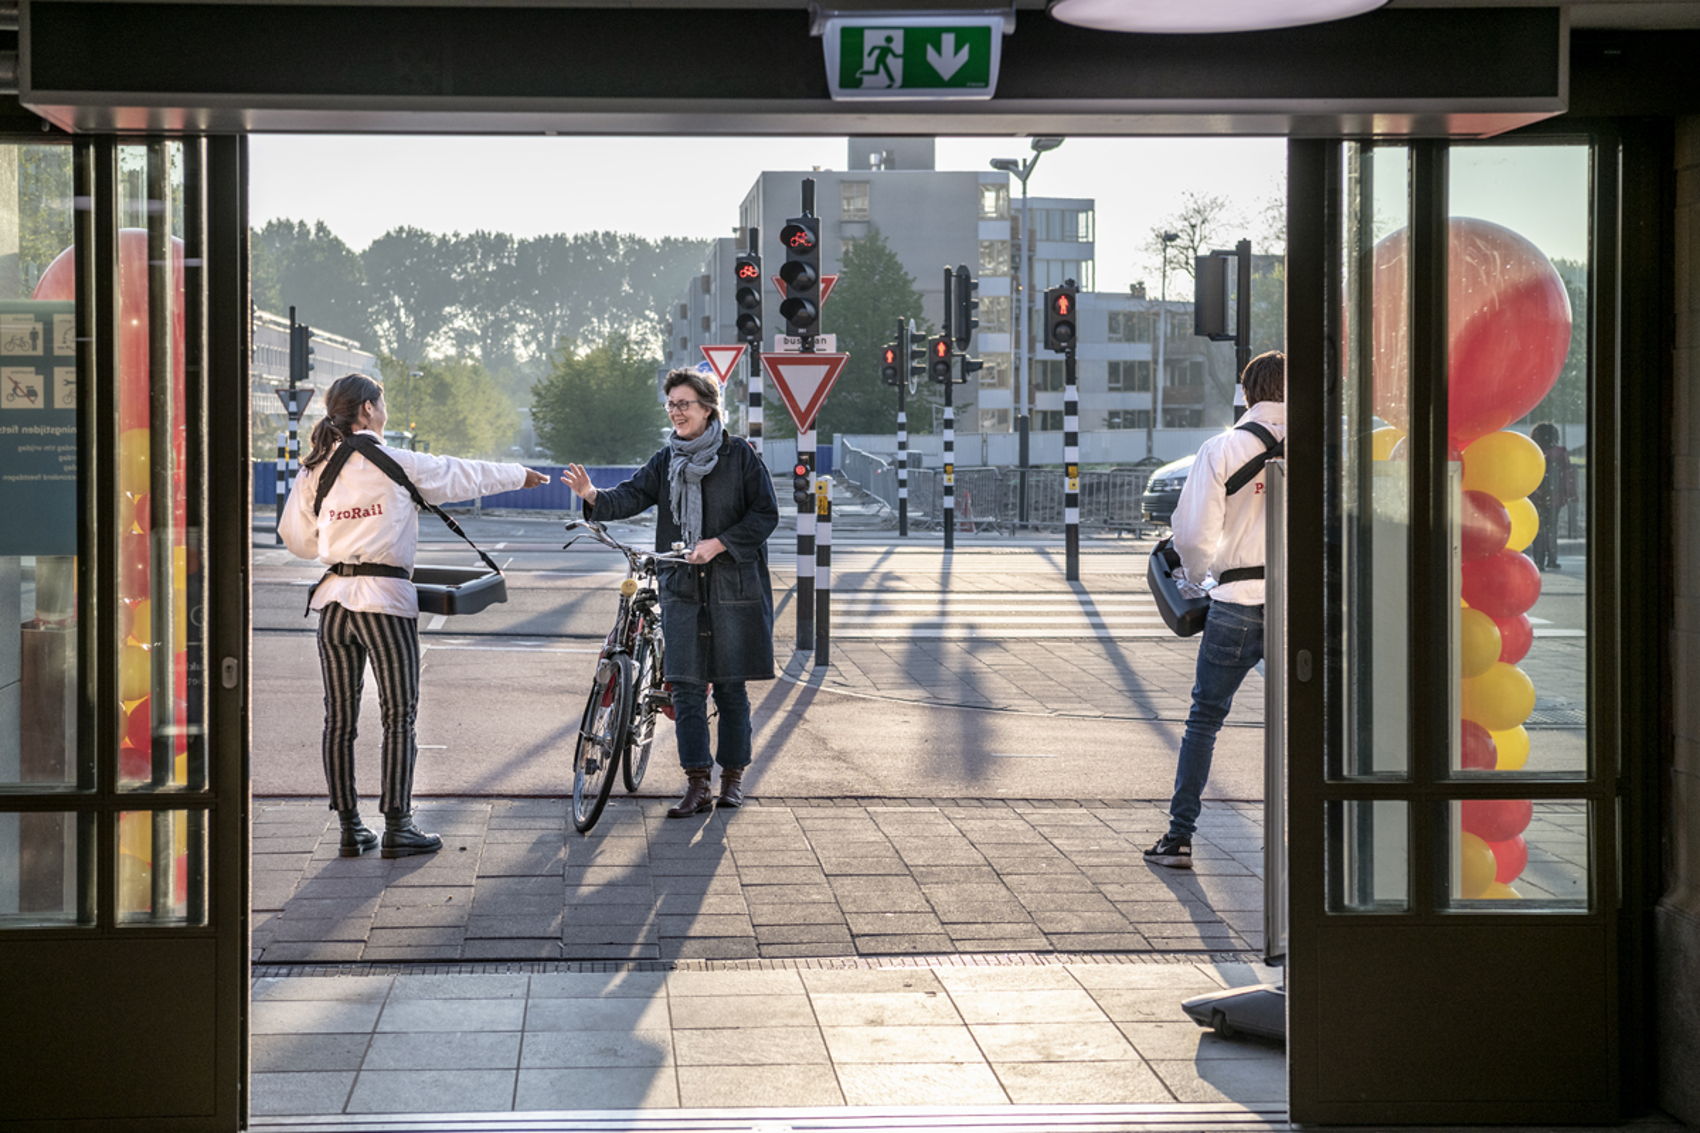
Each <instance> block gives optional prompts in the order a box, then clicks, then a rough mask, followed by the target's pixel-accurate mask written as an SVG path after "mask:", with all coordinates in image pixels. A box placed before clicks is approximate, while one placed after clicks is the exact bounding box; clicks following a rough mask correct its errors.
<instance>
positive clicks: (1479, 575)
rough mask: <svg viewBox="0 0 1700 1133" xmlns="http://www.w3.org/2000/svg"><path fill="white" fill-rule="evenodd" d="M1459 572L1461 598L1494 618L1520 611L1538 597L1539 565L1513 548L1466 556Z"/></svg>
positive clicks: (1510, 615)
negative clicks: (1461, 588) (1480, 556)
mask: <svg viewBox="0 0 1700 1133" xmlns="http://www.w3.org/2000/svg"><path fill="white" fill-rule="evenodd" d="M1463 575H1464V579H1463V583H1464V585H1463V590H1464V601H1466V602H1468V603H1469V604H1470V607H1471V609H1475V610H1480V611H1481V612H1482V613H1484V614H1486V615H1487V616H1488V617H1490V618H1494V619H1496V620H1497V619H1499V618H1509V617H1513V616H1515V615H1517V614H1521V613H1523V612H1524V611H1525V610H1527V609H1528V608H1529V607H1530V606H1533V605H1534V604H1535V599H1537V598H1539V597H1540V596H1541V572H1540V568H1538V567H1537V566H1535V564H1534V562H1533V560H1531V559H1530V558H1529V557H1528V556H1527V555H1523V554H1519V553H1518V552H1516V551H1505V550H1501V551H1497V552H1495V553H1494V554H1492V555H1489V556H1488V557H1487V558H1485V559H1469V560H1467V561H1466V562H1465V563H1464V566H1463Z"/></svg>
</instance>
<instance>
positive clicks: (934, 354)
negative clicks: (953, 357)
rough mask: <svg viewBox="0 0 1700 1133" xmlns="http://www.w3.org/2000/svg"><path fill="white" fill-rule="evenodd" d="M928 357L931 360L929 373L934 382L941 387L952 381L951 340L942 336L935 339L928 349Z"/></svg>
mask: <svg viewBox="0 0 1700 1133" xmlns="http://www.w3.org/2000/svg"><path fill="white" fill-rule="evenodd" d="M927 357H928V359H930V361H929V363H928V373H929V374H930V375H931V376H932V379H933V381H935V382H938V383H940V384H941V385H942V384H943V383H945V382H948V381H950V339H948V338H946V337H945V336H944V335H942V334H941V335H939V336H938V337H937V338H935V339H933V341H932V344H931V345H930V346H929V347H928V348H927Z"/></svg>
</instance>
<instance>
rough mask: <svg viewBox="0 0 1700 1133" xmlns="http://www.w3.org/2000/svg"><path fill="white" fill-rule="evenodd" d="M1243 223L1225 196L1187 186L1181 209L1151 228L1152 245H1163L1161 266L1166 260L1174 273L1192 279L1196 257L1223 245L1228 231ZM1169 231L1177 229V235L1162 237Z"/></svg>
mask: <svg viewBox="0 0 1700 1133" xmlns="http://www.w3.org/2000/svg"><path fill="white" fill-rule="evenodd" d="M1240 227H1243V226H1242V225H1241V224H1240V221H1239V219H1238V218H1237V217H1235V216H1234V215H1233V214H1232V212H1231V211H1230V210H1229V207H1228V202H1227V200H1226V198H1223V197H1218V196H1213V195H1210V194H1203V193H1197V192H1194V191H1193V190H1191V189H1188V190H1187V191H1186V192H1184V193H1182V194H1181V207H1180V210H1179V211H1177V212H1175V213H1172V214H1170V215H1169V216H1168V217H1167V218H1166V219H1165V220H1164V221H1163V223H1161V224H1159V225H1157V227H1155V228H1153V229H1152V230H1151V241H1150V246H1151V247H1152V248H1153V249H1161V252H1160V256H1161V258H1160V259H1159V260H1158V268H1159V269H1161V268H1163V267H1164V261H1167V269H1168V272H1169V273H1170V274H1171V275H1174V274H1179V275H1183V276H1185V277H1186V278H1187V279H1191V278H1192V275H1193V261H1194V260H1195V259H1197V258H1198V257H1199V256H1203V255H1208V254H1209V253H1210V252H1211V251H1212V250H1213V249H1215V248H1217V247H1221V246H1223V245H1224V243H1225V241H1227V239H1228V236H1227V234H1228V233H1229V232H1232V231H1234V230H1235V229H1237V228H1240ZM1170 232H1173V233H1175V235H1176V239H1174V240H1165V239H1163V237H1164V236H1165V235H1166V234H1167V233H1170Z"/></svg>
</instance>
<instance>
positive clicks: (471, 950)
mask: <svg viewBox="0 0 1700 1133" xmlns="http://www.w3.org/2000/svg"><path fill="white" fill-rule="evenodd" d="M460 958H461V959H462V960H559V959H562V958H563V948H562V945H561V942H560V941H559V940H538V939H535V938H530V939H524V940H521V939H516V938H514V937H503V938H501V939H499V940H468V941H467V942H466V943H465V944H462V945H461V946H460Z"/></svg>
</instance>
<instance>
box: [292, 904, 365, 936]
mask: <svg viewBox="0 0 1700 1133" xmlns="http://www.w3.org/2000/svg"><path fill="white" fill-rule="evenodd" d="M270 928H271V934H272V940H273V942H275V943H278V944H285V943H303V942H304V943H309V944H311V943H314V942H321V941H322V942H324V943H327V944H329V943H336V942H347V941H361V940H365V939H366V934H367V933H369V932H371V931H372V921H371V918H369V917H360V918H346V919H343V920H334V921H308V920H298V919H296V918H294V917H292V916H290V915H289V910H288V907H287V906H286V907H285V909H284V914H283V916H281V917H277V918H274V919H273V920H272V921H271V922H270Z"/></svg>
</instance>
